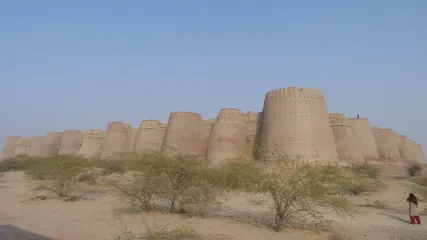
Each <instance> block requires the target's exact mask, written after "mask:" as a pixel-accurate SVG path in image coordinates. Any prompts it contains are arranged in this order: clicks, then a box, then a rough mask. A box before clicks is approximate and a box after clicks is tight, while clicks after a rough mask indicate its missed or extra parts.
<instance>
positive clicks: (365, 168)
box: [349, 162, 382, 179]
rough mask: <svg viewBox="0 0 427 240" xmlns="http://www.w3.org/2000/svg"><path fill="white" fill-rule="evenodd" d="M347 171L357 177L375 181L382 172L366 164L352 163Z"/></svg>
mask: <svg viewBox="0 0 427 240" xmlns="http://www.w3.org/2000/svg"><path fill="white" fill-rule="evenodd" d="M349 170H350V171H351V172H352V173H354V174H356V175H357V176H360V177H364V178H371V179H377V178H378V177H379V175H380V174H381V172H382V169H381V168H379V167H377V166H375V165H372V164H369V163H366V162H362V163H353V164H352V165H351V166H350V167H349Z"/></svg>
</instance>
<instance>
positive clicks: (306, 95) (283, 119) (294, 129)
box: [260, 87, 337, 161]
mask: <svg viewBox="0 0 427 240" xmlns="http://www.w3.org/2000/svg"><path fill="white" fill-rule="evenodd" d="M260 134H261V142H260V143H261V148H262V149H263V153H264V156H265V158H266V159H267V160H274V159H275V158H276V156H275V155H274V154H272V153H286V154H287V155H289V156H291V157H301V158H302V159H303V160H304V161H317V160H319V161H331V160H335V159H336V158H337V148H336V144H335V139H334V135H333V133H332V130H331V128H330V126H329V116H328V110H327V107H326V103H325V99H324V96H323V93H322V92H321V91H320V90H317V89H312V88H307V89H306V88H303V89H298V88H295V87H290V88H281V89H277V90H273V91H270V92H268V93H267V94H266V96H265V101H264V109H263V118H262V125H261V130H260ZM266 153H271V154H266Z"/></svg>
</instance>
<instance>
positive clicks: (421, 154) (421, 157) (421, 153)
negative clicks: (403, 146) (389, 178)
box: [415, 144, 426, 163]
mask: <svg viewBox="0 0 427 240" xmlns="http://www.w3.org/2000/svg"><path fill="white" fill-rule="evenodd" d="M415 151H416V153H417V154H416V156H417V161H418V162H419V163H425V161H426V160H425V156H424V151H423V147H422V146H421V144H416V145H415Z"/></svg>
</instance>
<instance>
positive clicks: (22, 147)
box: [14, 137, 33, 156]
mask: <svg viewBox="0 0 427 240" xmlns="http://www.w3.org/2000/svg"><path fill="white" fill-rule="evenodd" d="M32 145H33V138H25V137H23V138H20V139H18V141H17V142H16V148H15V153H14V154H15V156H19V155H24V156H26V155H28V152H29V151H30V148H31V146H32Z"/></svg>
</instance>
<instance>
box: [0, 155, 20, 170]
mask: <svg viewBox="0 0 427 240" xmlns="http://www.w3.org/2000/svg"><path fill="white" fill-rule="evenodd" d="M26 160H27V158H26V157H24V156H16V157H13V158H8V159H5V160H3V161H0V172H9V171H23V170H25V168H26V167H27V162H26Z"/></svg>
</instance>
